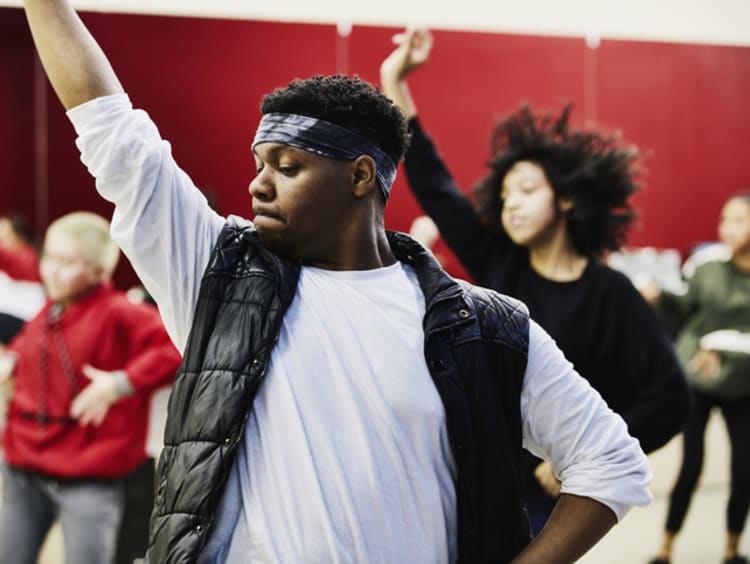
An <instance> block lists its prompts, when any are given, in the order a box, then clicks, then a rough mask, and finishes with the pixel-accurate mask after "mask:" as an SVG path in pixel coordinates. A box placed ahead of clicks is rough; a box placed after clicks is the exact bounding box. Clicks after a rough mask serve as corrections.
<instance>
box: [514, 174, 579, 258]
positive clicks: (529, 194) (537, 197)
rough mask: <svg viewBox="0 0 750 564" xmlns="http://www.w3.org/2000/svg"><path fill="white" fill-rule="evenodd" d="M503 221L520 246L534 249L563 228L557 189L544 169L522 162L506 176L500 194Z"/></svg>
mask: <svg viewBox="0 0 750 564" xmlns="http://www.w3.org/2000/svg"><path fill="white" fill-rule="evenodd" d="M500 198H501V199H502V200H503V211H502V216H501V221H502V224H503V228H504V229H505V232H506V233H507V234H508V236H509V237H510V238H511V240H512V241H513V242H514V243H516V244H517V245H521V246H524V247H529V248H534V247H536V246H537V245H540V244H543V243H544V241H546V240H548V239H549V238H550V236H551V235H552V234H553V233H555V232H557V231H558V230H559V229H561V228H564V216H562V215H561V214H560V213H559V210H558V206H557V199H556V197H555V191H554V190H553V189H552V186H551V185H550V183H549V181H548V180H547V176H546V175H545V174H544V169H543V168H542V167H541V166H539V165H538V164H536V163H533V162H531V161H519V162H517V163H516V164H515V165H513V167H511V169H510V170H509V171H508V173H507V174H506V175H505V178H504V179H503V187H502V191H501V193H500Z"/></svg>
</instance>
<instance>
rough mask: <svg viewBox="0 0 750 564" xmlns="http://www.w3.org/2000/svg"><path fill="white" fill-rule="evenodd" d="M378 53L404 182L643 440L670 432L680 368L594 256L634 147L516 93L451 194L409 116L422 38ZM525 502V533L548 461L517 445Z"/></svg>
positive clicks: (545, 482)
mask: <svg viewBox="0 0 750 564" xmlns="http://www.w3.org/2000/svg"><path fill="white" fill-rule="evenodd" d="M394 42H395V43H396V44H397V45H398V47H397V48H396V49H395V50H394V51H393V52H392V53H391V54H390V55H389V56H388V57H387V58H386V59H385V60H384V61H383V63H382V65H381V69H380V71H381V86H382V88H383V91H384V93H385V94H386V95H388V96H389V97H391V98H392V99H393V100H394V102H395V103H396V104H397V105H398V106H399V107H401V109H402V110H403V111H404V113H405V115H406V117H407V119H408V120H409V124H410V128H411V131H412V141H411V146H410V148H409V151H408V153H407V155H406V158H405V161H404V164H405V168H406V174H407V177H408V181H409V184H410V187H411V189H412V191H413V192H414V194H415V196H416V197H417V199H418V201H419V203H420V205H421V206H422V208H423V209H424V211H425V212H426V213H427V214H428V215H429V216H430V217H431V218H432V219H433V220H434V221H435V223H436V224H437V226H438V228H439V229H440V232H441V234H442V236H443V238H444V239H445V241H446V243H447V244H448V245H449V247H450V248H451V249H452V250H453V252H454V253H455V254H456V256H457V257H458V259H459V260H460V261H461V262H462V264H463V265H464V266H465V267H466V269H467V271H468V273H469V274H470V275H471V276H472V277H473V278H474V279H475V281H476V282H477V283H478V284H479V285H481V286H486V287H489V288H492V289H495V290H497V291H500V292H502V293H506V294H509V295H511V296H514V297H517V298H519V299H521V300H522V301H523V302H525V303H526V305H527V306H528V308H529V312H530V314H531V316H532V318H534V319H535V321H537V322H538V323H539V324H540V325H541V326H542V327H544V328H545V329H546V330H547V332H548V333H549V334H550V335H551V336H552V337H553V338H554V339H555V341H556V342H557V344H558V346H559V347H560V348H561V349H562V351H563V352H564V353H565V356H566V357H567V359H568V360H569V361H571V362H572V363H573V365H574V366H575V368H576V369H577V371H578V372H579V373H580V374H581V375H582V376H583V377H584V378H586V379H587V380H588V381H589V382H590V383H591V385H592V386H593V387H594V388H596V389H597V390H598V391H599V393H600V394H601V395H602V396H603V397H604V399H605V400H606V401H607V403H608V404H609V406H610V407H611V408H612V409H613V410H614V411H615V412H617V413H619V414H620V415H621V416H622V417H623V419H624V420H625V422H626V423H627V425H628V430H629V432H630V433H631V435H633V436H634V437H636V438H637V439H639V441H640V443H641V447H642V448H643V450H644V451H645V452H651V451H653V450H655V449H657V448H659V447H661V446H662V445H664V444H665V443H666V442H667V441H669V439H670V438H671V437H673V436H674V435H675V434H676V433H678V432H679V431H680V430H681V428H682V426H683V423H684V421H685V419H686V417H687V414H688V410H689V394H688V391H687V386H686V382H685V377H684V374H683V371H682V369H681V368H680V364H679V362H678V360H677V358H676V357H675V354H674V351H673V349H672V345H671V343H670V341H669V338H668V336H667V335H666V333H665V332H664V330H663V329H662V327H661V325H660V322H659V320H658V318H657V317H656V316H655V314H654V312H653V311H652V310H651V308H650V306H649V304H647V303H646V302H645V300H644V299H643V298H642V297H641V296H640V295H639V293H638V291H637V290H636V289H635V288H634V287H633V285H632V284H631V283H630V281H629V280H628V279H627V278H626V277H625V276H624V275H623V274H621V273H619V272H616V271H615V270H613V269H611V268H609V267H607V266H606V265H605V264H603V263H602V261H601V259H602V258H603V255H604V253H606V252H607V251H610V250H616V249H618V248H619V247H620V246H621V245H622V243H623V242H624V240H625V236H626V232H627V228H628V227H629V225H630V224H631V223H632V221H633V220H634V219H635V211H634V210H633V208H632V207H631V205H630V202H629V198H630V196H631V195H632V194H633V193H634V192H635V191H636V190H637V188H638V184H637V182H636V177H637V169H636V164H637V160H638V156H639V155H638V151H637V150H636V149H635V148H632V147H623V146H621V145H620V143H619V141H618V139H617V137H616V136H614V135H613V136H608V135H604V134H602V133H599V132H585V131H578V130H575V129H573V128H572V127H571V125H570V113H571V106H570V105H567V106H565V107H564V108H563V110H562V112H561V113H560V115H559V116H557V117H554V116H552V115H550V114H535V113H534V112H532V110H531V109H530V108H529V107H528V106H522V107H521V108H520V109H519V110H518V111H517V112H516V113H514V114H512V115H510V116H508V117H506V118H504V119H502V120H501V121H499V122H498V123H497V125H496V127H495V130H494V132H493V134H492V137H491V141H490V154H491V158H490V162H489V167H490V172H489V174H487V176H486V177H485V178H484V179H483V180H481V181H480V182H479V184H478V185H477V186H476V188H475V189H474V196H475V201H474V202H472V201H471V200H470V199H469V198H467V197H466V196H464V194H463V193H462V191H461V190H460V189H459V187H458V186H457V185H456V183H455V181H454V180H453V179H452V178H451V175H450V173H449V172H448V170H447V168H446V166H445V164H444V163H443V161H442V160H441V157H440V155H439V154H438V152H437V150H436V148H435V146H434V145H433V143H432V141H431V139H430V138H429V137H428V136H427V134H426V133H425V132H424V130H423V129H422V127H421V125H420V122H419V120H418V119H417V109H416V105H415V103H414V100H413V98H412V96H411V94H410V92H409V88H408V84H407V83H406V77H407V75H408V74H409V73H411V72H412V71H413V70H415V69H416V68H418V67H420V66H421V65H422V64H424V63H425V62H426V61H427V59H428V58H429V53H430V50H431V47H432V37H431V35H430V33H429V32H427V31H426V30H409V31H407V32H405V33H403V34H398V35H396V36H395V37H394ZM528 459H529V460H528V468H525V469H522V470H521V471H522V472H525V473H526V474H527V486H528V487H527V504H528V509H529V514H530V518H531V525H532V530H533V531H534V533H535V534H536V533H538V532H539V531H540V530H541V528H542V526H543V525H544V523H545V522H546V520H547V517H548V516H549V513H550V512H551V510H552V508H553V506H554V503H555V498H556V497H557V496H558V495H559V493H560V481H559V480H558V477H557V476H556V475H555V470H554V468H552V467H551V465H550V464H549V463H548V462H542V461H541V460H539V459H536V458H535V457H533V456H532V455H531V454H529V456H528Z"/></svg>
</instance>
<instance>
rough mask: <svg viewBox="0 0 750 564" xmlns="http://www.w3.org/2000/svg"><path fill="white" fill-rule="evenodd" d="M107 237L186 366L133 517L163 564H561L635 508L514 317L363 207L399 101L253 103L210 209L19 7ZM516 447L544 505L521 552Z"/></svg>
mask: <svg viewBox="0 0 750 564" xmlns="http://www.w3.org/2000/svg"><path fill="white" fill-rule="evenodd" d="M26 12H27V15H28V19H29V23H30V25H31V30H32V32H33V35H34V39H35V42H36V45H37V48H38V50H39V53H40V56H41V58H42V62H43V64H44V66H45V69H46V71H47V74H48V76H49V78H50V80H51V82H52V84H53V86H54V88H55V90H56V92H57V94H58V96H59V97H60V99H61V101H62V103H63V105H64V106H65V107H66V108H67V109H68V110H69V113H68V115H69V117H70V119H71V120H72V122H73V124H74V126H75V128H76V131H77V133H78V141H77V142H78V146H79V148H80V149H81V153H82V159H83V161H84V162H85V163H86V165H87V166H88V168H89V170H90V171H91V173H92V174H93V175H94V176H95V177H96V179H97V188H98V190H99V192H100V193H101V194H102V196H103V197H105V198H106V199H108V200H109V201H112V202H113V203H114V204H115V206H116V210H115V213H114V217H113V222H112V232H113V236H114V238H115V240H116V241H118V243H119V244H120V246H121V247H122V249H123V250H124V252H125V253H126V254H127V256H128V257H129V258H130V260H131V262H132V263H133V265H134V266H135V268H136V270H137V271H138V273H139V274H140V276H141V278H142V279H143V281H144V283H145V285H146V287H147V289H148V291H149V293H150V294H151V295H152V296H153V297H154V298H155V299H156V301H157V303H158V304H159V307H160V310H161V312H162V315H163V316H164V319H165V324H166V326H167V328H168V330H169V332H170V334H171V336H172V338H173V340H174V341H175V343H176V344H177V346H178V347H179V348H180V349H181V350H183V351H184V361H183V364H182V367H181V369H180V372H179V374H178V376H177V380H176V383H175V386H174V388H173V391H172V395H171V398H170V403H169V418H168V421H167V429H166V434H165V444H166V446H165V449H164V452H163V454H162V456H161V459H160V464H159V478H158V480H157V492H156V494H157V501H156V505H155V510H154V514H153V517H152V522H151V541H150V543H151V546H150V549H149V554H148V558H149V561H150V562H151V563H152V564H157V563H158V564H163V563H169V562H181V563H182V562H201V563H203V562H211V563H214V562H228V563H245V562H251V561H252V562H256V561H258V562H388V563H393V562H430V563H435V562H438V563H443V562H445V563H447V562H509V561H513V562H546V563H555V562H572V561H573V560H575V559H576V558H578V557H579V556H580V555H581V554H582V553H584V552H585V551H586V550H588V548H589V547H590V546H592V545H593V544H594V543H595V542H596V541H597V540H598V539H599V538H600V537H601V536H602V535H603V534H604V533H605V532H606V531H607V530H608V529H609V528H610V527H611V526H612V525H613V524H614V523H615V522H616V520H617V519H618V518H619V517H621V516H622V515H624V513H625V512H626V511H627V509H628V507H629V506H631V505H633V504H645V503H648V501H649V499H650V494H649V492H648V481H649V478H650V472H649V470H648V466H647V462H646V459H645V456H644V455H643V453H642V451H641V449H640V447H639V446H638V443H637V441H635V440H634V439H632V438H631V437H630V436H629V435H628V434H627V431H626V428H625V424H624V423H623V421H622V420H621V419H620V418H619V416H616V415H614V414H613V413H612V412H611V411H610V410H609V409H608V408H607V406H606V404H605V403H604V402H603V401H602V400H601V398H600V397H599V396H598V394H596V393H595V392H594V391H593V390H592V389H591V388H590V387H589V385H588V384H587V383H586V382H585V381H584V380H583V379H581V378H580V377H579V376H578V375H577V374H576V373H575V372H574V370H573V369H572V367H571V366H570V364H569V363H567V361H565V359H564V357H563V356H562V354H561V353H560V352H559V350H558V349H557V348H556V346H555V345H554V343H553V342H552V341H551V339H550V338H549V337H548V336H547V335H546V333H544V331H543V330H542V329H540V328H539V326H538V325H536V324H535V323H533V322H532V321H530V320H529V318H528V315H527V313H526V309H525V307H524V306H523V305H522V304H521V303H520V302H518V301H515V300H512V299H510V298H507V297H505V296H502V295H500V294H497V293H495V292H491V291H488V290H484V289H481V288H478V287H474V286H471V285H469V284H466V283H463V282H459V281H456V280H454V279H452V278H450V277H448V276H447V275H446V274H445V273H444V272H443V271H442V269H441V268H440V267H439V265H438V264H437V263H436V262H435V261H434V259H433V258H432V256H431V255H430V254H429V253H428V252H427V251H425V249H424V248H423V247H421V245H419V244H418V243H416V242H414V241H413V240H411V239H410V238H409V237H407V236H406V235H403V234H398V233H389V232H386V230H385V229H384V222H383V208H384V205H385V202H386V201H387V198H388V193H389V190H390V188H391V183H392V181H393V178H394V176H395V172H396V165H397V163H398V162H399V160H400V159H401V158H402V156H403V153H404V151H405V148H406V145H407V133H406V127H405V123H404V120H403V117H402V115H401V113H400V112H399V110H398V109H397V108H396V107H395V106H393V105H392V104H391V103H390V102H389V101H388V100H387V98H385V97H384V96H382V95H381V94H380V93H378V92H377V91H376V90H375V89H374V88H373V87H371V86H370V85H368V84H366V83H364V82H362V81H359V80H356V79H354V80H351V79H348V78H346V77H341V76H336V77H314V78H312V79H309V80H304V81H295V82H292V83H291V84H289V85H288V86H287V87H286V88H283V89H281V90H278V91H276V92H273V93H271V94H270V95H268V96H266V97H265V98H264V101H263V104H262V108H261V109H262V112H263V114H264V116H263V119H262V121H261V124H260V126H259V127H258V130H257V132H256V135H255V140H254V142H253V144H252V146H253V153H254V158H255V162H256V165H257V176H256V177H255V178H254V180H253V181H252V182H251V184H250V194H251V196H252V201H253V211H254V214H255V219H254V220H253V222H252V223H251V222H249V221H245V220H241V219H239V218H236V217H230V218H228V219H224V218H221V217H219V216H218V215H217V214H215V213H214V212H213V211H212V210H211V209H210V208H209V206H208V205H207V204H206V201H205V198H204V197H203V196H202V195H201V194H200V192H199V191H198V190H197V189H196V188H195V186H194V185H193V183H192V182H191V180H190V179H189V177H188V176H187V175H186V174H185V173H184V172H183V171H182V170H181V169H180V168H179V167H178V166H177V165H176V164H175V162H174V160H173V158H172V156H171V153H170V150H169V146H168V145H167V144H166V143H165V142H164V141H162V139H161V137H160V135H159V133H158V131H157V129H156V127H155V126H154V124H153V123H152V122H151V120H150V119H149V118H148V116H147V115H146V114H145V113H144V112H142V111H135V110H133V109H132V107H131V104H130V101H129V99H128V97H127V96H126V95H125V94H124V91H123V88H122V86H121V85H120V83H119V81H118V79H117V77H116V75H115V74H114V72H113V71H112V69H111V67H110V65H109V63H108V61H107V59H106V57H105V56H104V54H103V53H102V52H101V50H100V49H99V47H98V46H97V44H96V43H95V41H94V40H93V38H92V37H91V36H90V35H89V33H88V31H87V30H86V29H85V27H84V26H83V24H82V23H81V21H80V20H79V19H78V17H77V15H76V14H75V12H74V11H73V10H72V8H71V7H70V6H69V5H68V4H67V2H66V1H65V0H27V1H26ZM522 444H523V445H525V446H526V447H527V448H529V449H531V450H532V451H534V452H535V453H537V454H538V455H539V456H542V457H544V458H545V459H551V460H552V461H553V463H554V467H555V468H556V469H557V471H558V472H559V476H560V478H561V480H562V495H561V498H560V502H559V503H558V504H557V507H556V509H555V513H554V515H553V516H552V517H551V519H550V521H549V523H548V525H547V527H546V528H545V529H544V531H543V532H542V533H541V534H540V535H539V536H538V537H537V538H535V539H534V540H533V541H531V542H529V541H530V539H529V533H528V524H527V520H526V517H525V511H524V506H523V505H524V504H523V495H522V488H521V483H522V482H521V480H522V477H521V474H520V472H521V469H520V466H519V462H520V453H521V447H522Z"/></svg>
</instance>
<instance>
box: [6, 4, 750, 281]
mask: <svg viewBox="0 0 750 564" xmlns="http://www.w3.org/2000/svg"><path fill="white" fill-rule="evenodd" d="M84 20H85V21H86V23H87V24H88V25H89V27H90V28H91V29H92V31H93V32H94V34H95V36H96V37H97V39H98V40H99V41H100V43H101V44H102V47H103V48H104V50H105V52H106V53H108V55H109V57H110V59H111V61H112V63H113V65H114V67H115V69H116V70H117V72H118V74H119V76H120V79H121V81H122V83H123V84H124V85H125V87H126V89H127V90H128V92H129V94H130V96H131V99H132V100H133V101H134V103H135V105H136V106H138V107H142V108H144V109H147V110H148V111H149V113H150V114H151V115H152V116H153V118H154V119H155V121H156V123H157V124H158V125H159V127H160V129H161V131H162V134H163V135H164V136H165V137H166V138H167V139H169V140H170V141H171V142H172V144H173V149H174V153H175V156H176V158H177V160H178V162H179V163H180V164H181V165H182V167H183V168H184V169H185V170H187V171H188V173H189V174H190V175H191V176H192V178H193V180H194V181H195V182H196V183H197V184H198V185H199V186H203V187H207V188H210V189H211V190H212V191H213V192H214V193H215V195H216V196H217V199H218V206H219V208H220V210H221V211H222V212H223V213H225V214H226V213H237V214H240V215H247V214H248V213H249V207H250V206H249V196H248V194H247V185H248V183H249V181H250V179H251V177H252V174H253V164H252V159H251V158H250V152H249V143H250V139H251V137H252V134H253V132H254V129H255V127H256V125H257V122H258V119H259V112H258V109H257V108H258V103H259V100H260V97H261V96H262V94H264V93H265V92H268V91H269V90H271V89H272V88H274V87H276V86H280V85H283V84H285V83H286V82H288V81H289V80H290V79H292V78H295V77H307V76H310V75H312V74H315V73H323V74H329V73H333V72H337V71H338V72H348V73H349V74H358V75H360V76H362V77H363V78H365V79H368V80H370V81H373V82H376V81H377V77H378V66H379V63H380V61H381V60H382V58H383V57H384V56H385V55H386V54H387V53H388V52H389V51H390V49H391V46H390V40H389V38H390V35H391V34H392V33H393V32H394V31H396V30H393V29H385V28H374V27H355V28H354V30H353V32H352V34H351V35H350V36H349V37H348V38H340V37H339V36H338V35H337V33H336V30H335V27H334V26H332V25H311V24H305V25H303V24H287V23H273V22H249V21H227V20H203V19H194V18H168V17H159V16H135V15H120V14H117V15H113V14H84ZM435 39H436V45H435V49H434V53H433V57H432V60H431V61H430V63H429V65H428V66H426V67H425V68H423V69H421V70H420V71H418V72H417V73H416V74H415V75H414V77H413V80H412V81H411V84H412V90H413V93H414V95H415V97H416V99H417V103H418V106H419V109H420V114H421V117H422V120H423V122H424V123H425V125H426V126H427V127H428V129H429V130H430V132H431V133H432V134H433V136H434V138H435V139H436V141H437V143H438V145H439V147H440V148H441V151H442V153H443V155H444V156H445V157H446V159H447V161H448V164H449V166H450V168H451V169H452V171H453V172H454V174H455V175H456V177H457V179H458V180H459V181H460V183H461V184H462V185H463V186H464V187H466V189H468V188H469V187H470V186H471V185H472V184H473V183H474V182H475V181H476V180H477V179H478V178H479V177H481V176H482V175H483V174H484V172H485V169H484V163H485V161H486V159H487V139H488V137H489V133H490V130H491V127H492V124H493V120H494V118H495V117H497V116H498V115H501V114H503V113H506V112H508V111H511V110H513V109H515V108H516V107H517V106H518V104H519V102H520V101H522V100H527V101H529V102H531V103H532V105H533V106H535V107H544V108H552V109H558V108H559V107H560V105H561V104H562V103H563V102H564V101H567V100H572V101H573V102H574V103H575V104H576V108H577V111H576V114H575V118H576V119H577V120H578V121H579V123H581V124H583V123H584V122H585V123H587V124H596V125H601V126H606V127H608V128H617V129H619V130H622V132H623V134H624V137H625V138H626V139H627V140H629V141H631V142H633V143H636V144H638V145H639V146H641V147H642V148H644V149H646V150H648V151H649V152H650V154H651V156H650V157H649V158H648V160H647V161H646V166H647V168H648V171H649V174H648V176H647V177H646V179H645V180H646V188H645V190H644V191H643V192H642V193H640V194H638V195H637V197H636V203H637V206H638V208H639V210H640V212H641V217H642V222H641V225H640V226H639V228H638V229H636V230H634V232H633V233H632V236H631V239H630V242H631V243H632V244H635V245H646V244H652V245H656V246H663V247H676V248H678V249H680V250H683V251H685V250H687V249H688V248H689V247H690V246H691V245H692V244H694V243H695V242H698V241H701V240H706V239H713V238H714V237H715V225H716V221H717V217H718V211H719V209H720V207H721V204H722V202H723V200H724V199H725V198H726V197H727V196H728V195H729V194H730V193H732V192H734V191H736V190H738V189H740V188H742V187H747V188H750V171H749V170H748V167H747V165H746V164H745V160H744V152H745V151H744V146H743V145H742V143H741V139H740V135H741V133H742V132H744V131H747V130H748V129H750V110H748V109H746V107H745V103H746V101H747V100H748V99H750V48H740V47H736V48H733V47H719V46H698V45H681V44H662V43H652V42H633V41H608V40H605V41H603V42H602V44H601V45H600V47H599V48H598V49H596V50H591V49H588V48H587V47H586V45H585V43H584V41H583V40H582V39H571V38H554V37H535V36H520V35H506V34H490V33H469V32H448V31H438V32H435ZM31 61H33V55H32V46H31V43H30V40H29V37H28V31H27V30H26V28H25V23H24V20H23V14H22V13H21V11H20V10H17V9H9V8H8V9H0V69H2V70H0V73H2V74H0V80H2V84H0V123H3V124H4V126H3V127H2V128H0V150H2V151H3V155H4V158H3V159H2V160H0V182H2V186H3V188H2V191H1V192H0V211H2V210H4V209H11V208H14V209H18V210H20V211H23V212H26V213H27V214H29V215H32V216H36V217H45V216H46V217H48V218H49V219H54V218H55V217H57V216H59V215H61V214H63V213H66V212H68V211H71V210H73V209H79V208H87V209H92V210H94V211H98V212H100V213H109V211H110V209H109V207H108V204H106V203H103V202H102V201H101V200H100V198H99V197H98V196H96V195H95V194H94V193H93V181H92V179H91V178H90V177H89V176H88V174H87V172H86V171H85V169H84V168H83V166H82V165H81V164H80V162H79V160H78V155H77V152H76V149H75V146H74V144H73V139H74V136H73V132H72V128H71V127H70V125H69V123H68V122H67V120H66V118H65V116H64V114H63V111H62V108H61V106H60V105H59V103H58V102H57V100H56V98H54V95H53V94H52V93H51V91H49V94H48V99H49V101H48V111H47V113H48V117H47V120H48V121H47V128H46V131H47V135H48V155H49V156H48V163H47V165H48V167H47V170H48V179H49V182H48V183H49V198H48V209H47V210H45V212H46V213H39V210H37V209H35V207H36V206H38V204H37V202H36V201H35V200H34V198H33V196H32V191H31V190H30V189H28V186H29V182H31V181H32V179H33V178H34V175H35V169H40V167H39V164H38V163H37V164H36V165H35V163H34V157H33V155H34V134H33V131H34V129H33V126H32V124H33V116H34V112H33V103H32V101H33V73H32V71H31V69H32V67H33V64H32V62H31ZM584 118H585V119H584ZM5 157H7V158H5ZM41 170H43V167H42V168H41ZM418 213H419V210H418V208H417V206H416V204H415V202H414V200H413V198H412V197H411V195H410V194H409V193H408V189H407V188H406V186H405V184H404V181H403V173H402V174H401V176H400V178H399V179H398V180H397V185H396V187H395V190H394V193H393V196H392V199H391V202H390V203H389V207H388V211H387V216H386V219H387V226H388V227H389V228H393V229H400V230H406V229H408V227H409V224H410V222H411V219H412V218H413V217H414V216H415V215H417V214H418ZM43 227H44V225H41V226H38V228H39V229H40V230H41V229H42V228H43ZM451 268H453V269H455V264H454V263H451ZM118 276H119V279H120V280H121V281H122V282H123V283H131V282H132V280H133V278H132V274H130V273H129V272H128V271H127V269H123V272H121V273H119V275H118Z"/></svg>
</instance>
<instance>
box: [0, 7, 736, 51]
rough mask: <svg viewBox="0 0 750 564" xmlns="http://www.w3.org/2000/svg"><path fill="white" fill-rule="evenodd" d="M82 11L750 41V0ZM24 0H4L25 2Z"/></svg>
mask: <svg viewBox="0 0 750 564" xmlns="http://www.w3.org/2000/svg"><path fill="white" fill-rule="evenodd" d="M73 3H74V5H75V6H77V7H78V8H79V9H81V10H90V11H101V12H127V13H144V14H168V15H180V16H199V17H219V18H238V19H253V20H274V21H294V22H316V23H341V24H343V25H344V27H346V26H347V25H349V24H354V25H357V24H366V25H384V26H394V27H400V26H403V25H406V24H417V25H426V26H429V27H433V28H442V29H460V30H484V31H497V32H506V33H529V34H538V35H561V36H581V37H582V36H594V37H602V38H612V39H640V40H655V41H669V42H680V43H709V44H720V45H744V46H750V0H630V1H627V2H626V1H624V0H520V1H519V0H513V1H510V0H460V1H455V0H452V1H450V2H439V1H438V2H436V1H434V0H415V1H410V0H406V1H405V0H373V1H371V2H357V1H353V0H318V1H316V2H310V0H275V1H270V2H269V1H268V0H266V1H265V2H260V1H259V0H252V1H251V0H74V2H73ZM21 5H22V0H0V6H11V7H20V6H21Z"/></svg>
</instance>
